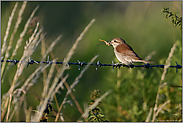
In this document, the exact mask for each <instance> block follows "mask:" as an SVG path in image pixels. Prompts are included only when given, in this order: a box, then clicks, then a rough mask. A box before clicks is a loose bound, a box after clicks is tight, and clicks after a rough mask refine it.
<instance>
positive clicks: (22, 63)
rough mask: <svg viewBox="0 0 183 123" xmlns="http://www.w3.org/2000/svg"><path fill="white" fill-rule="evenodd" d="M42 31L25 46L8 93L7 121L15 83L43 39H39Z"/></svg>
mask: <svg viewBox="0 0 183 123" xmlns="http://www.w3.org/2000/svg"><path fill="white" fill-rule="evenodd" d="M41 32H42V29H40V30H39V32H38V33H37V34H36V36H35V39H34V40H33V41H29V43H27V44H26V46H25V47H24V53H23V56H22V58H21V59H20V62H19V63H18V68H17V71H16V73H15V76H14V79H13V83H12V85H11V87H10V89H9V91H8V94H9V95H10V100H9V105H8V112H7V116H6V121H8V117H9V111H10V104H11V100H12V92H13V90H14V85H15V84H16V83H17V81H18V78H19V77H20V75H21V74H22V72H23V70H24V68H25V67H26V65H27V61H28V59H29V58H30V56H31V55H32V53H33V52H34V50H35V49H36V47H37V46H38V44H39V42H40V40H41V39H39V35H40V33H41ZM38 39H39V40H38Z"/></svg>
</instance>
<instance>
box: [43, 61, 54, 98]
mask: <svg viewBox="0 0 183 123" xmlns="http://www.w3.org/2000/svg"><path fill="white" fill-rule="evenodd" d="M53 62H56V60H55V59H54V60H53ZM55 66H56V64H52V65H51V68H50V70H49V73H48V77H47V78H46V80H45V82H44V88H43V92H42V97H43V98H45V97H46V94H48V87H49V84H50V80H51V78H52V77H53V72H54V70H55Z"/></svg>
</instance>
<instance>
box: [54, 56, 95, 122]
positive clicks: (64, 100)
mask: <svg viewBox="0 0 183 123" xmlns="http://www.w3.org/2000/svg"><path fill="white" fill-rule="evenodd" d="M97 57H98V55H96V56H95V57H93V58H92V60H91V61H90V62H89V63H88V64H87V65H86V67H85V68H84V69H83V70H82V71H81V73H80V74H79V75H78V76H77V77H76V79H75V80H74V82H73V83H72V85H71V86H70V88H69V89H68V90H67V93H66V95H65V97H64V99H63V102H62V103H61V105H60V107H59V109H58V113H57V116H56V118H55V122H56V121H57V120H58V117H59V113H60V111H61V109H62V107H63V105H64V104H65V102H66V100H67V96H68V95H69V94H70V93H71V90H72V89H73V88H74V87H75V86H76V84H77V83H78V82H79V79H80V78H81V77H82V76H83V73H84V72H85V71H86V70H87V69H88V67H89V66H90V64H91V63H92V62H93V61H94V60H95V59H96V58H97Z"/></svg>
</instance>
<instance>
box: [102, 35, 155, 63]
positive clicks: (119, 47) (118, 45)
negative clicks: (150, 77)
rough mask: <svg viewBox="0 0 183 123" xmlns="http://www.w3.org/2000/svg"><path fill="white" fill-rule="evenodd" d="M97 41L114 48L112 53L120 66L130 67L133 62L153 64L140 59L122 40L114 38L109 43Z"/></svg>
mask: <svg viewBox="0 0 183 123" xmlns="http://www.w3.org/2000/svg"><path fill="white" fill-rule="evenodd" d="M99 40H100V41H103V42H105V44H106V45H108V46H110V45H112V46H113V47H114V53H115V55H116V57H117V59H118V60H119V61H120V62H121V63H122V64H125V65H131V64H133V63H135V62H143V63H145V64H147V63H153V62H150V61H146V60H143V59H141V58H140V57H139V56H138V55H137V54H136V53H135V52H134V51H133V49H132V47H130V46H129V45H128V44H127V43H126V42H125V41H124V40H123V39H122V38H114V39H112V40H111V41H110V42H107V41H104V40H101V39H99Z"/></svg>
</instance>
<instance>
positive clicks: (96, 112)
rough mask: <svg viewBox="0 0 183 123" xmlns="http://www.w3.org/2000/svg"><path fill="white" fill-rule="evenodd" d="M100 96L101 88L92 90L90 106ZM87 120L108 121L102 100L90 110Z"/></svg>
mask: <svg viewBox="0 0 183 123" xmlns="http://www.w3.org/2000/svg"><path fill="white" fill-rule="evenodd" d="M99 97H100V91H99V90H94V91H93V92H91V95H90V98H91V102H90V103H89V105H88V106H91V105H92V104H93V103H94V102H95V100H96V99H98V98H99ZM87 122H108V121H107V120H105V115H104V114H102V111H101V102H99V104H98V105H97V106H96V107H95V108H94V109H92V110H90V111H89V115H88V118H87Z"/></svg>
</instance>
